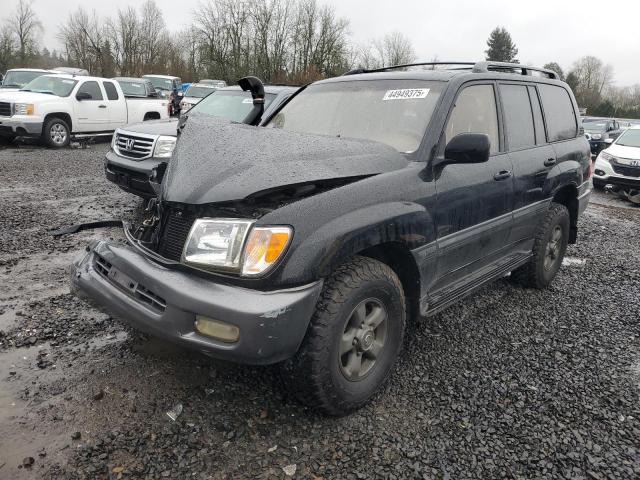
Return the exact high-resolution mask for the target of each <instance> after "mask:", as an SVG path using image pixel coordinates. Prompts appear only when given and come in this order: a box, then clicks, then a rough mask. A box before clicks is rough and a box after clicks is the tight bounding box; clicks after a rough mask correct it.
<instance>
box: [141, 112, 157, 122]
mask: <svg viewBox="0 0 640 480" xmlns="http://www.w3.org/2000/svg"><path fill="white" fill-rule="evenodd" d="M147 120H160V113H158V112H147V113H145V114H144V117H143V118H142V121H143V122H146V121H147Z"/></svg>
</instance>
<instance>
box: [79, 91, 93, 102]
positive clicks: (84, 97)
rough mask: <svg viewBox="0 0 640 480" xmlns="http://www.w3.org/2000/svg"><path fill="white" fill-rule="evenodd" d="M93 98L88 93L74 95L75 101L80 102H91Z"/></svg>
mask: <svg viewBox="0 0 640 480" xmlns="http://www.w3.org/2000/svg"><path fill="white" fill-rule="evenodd" d="M92 98H93V97H92V96H91V94H90V93H89V92H78V93H76V100H78V101H79V102H81V101H82V100H91V99H92Z"/></svg>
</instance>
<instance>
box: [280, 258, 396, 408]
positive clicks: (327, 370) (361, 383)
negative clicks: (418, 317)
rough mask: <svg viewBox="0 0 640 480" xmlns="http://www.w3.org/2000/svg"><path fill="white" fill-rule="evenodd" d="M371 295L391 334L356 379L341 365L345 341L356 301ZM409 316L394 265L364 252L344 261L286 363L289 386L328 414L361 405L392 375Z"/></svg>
mask: <svg viewBox="0 0 640 480" xmlns="http://www.w3.org/2000/svg"><path fill="white" fill-rule="evenodd" d="M368 301H374V302H376V301H378V302H380V306H382V307H383V309H384V310H385V312H386V320H385V321H386V322H387V326H386V330H385V331H386V334H385V335H386V337H385V341H384V346H383V347H382V349H381V350H380V353H379V354H378V355H377V357H376V358H375V364H374V365H373V366H372V367H371V369H370V370H369V372H368V373H367V374H366V375H365V376H363V378H362V379H359V380H357V381H352V380H348V379H347V377H346V376H345V374H344V370H343V366H341V362H342V358H343V357H341V356H340V342H341V340H342V338H343V334H344V329H345V325H346V324H347V323H349V322H350V320H349V318H353V314H354V311H355V309H356V307H357V306H358V305H361V304H362V303H363V302H368ZM405 322H406V307H405V296H404V291H403V289H402V284H401V283H400V280H399V279H398V277H397V275H396V274H395V273H394V272H393V270H392V269H391V268H389V266H387V265H386V264H384V263H382V262H379V261H377V260H374V259H371V258H366V257H359V256H358V257H354V258H353V259H351V260H349V261H347V262H345V263H343V264H342V265H340V266H339V267H338V268H336V269H335V271H334V272H333V274H332V275H331V276H330V277H329V278H327V279H326V281H325V284H324V287H323V290H322V293H321V295H320V298H319V299H318V303H317V305H316V310H315V313H314V315H313V317H312V319H311V322H310V325H309V328H308V330H307V334H306V336H305V338H304V340H303V342H302V345H301V347H300V349H299V350H298V352H297V353H296V355H295V356H294V357H293V358H291V359H289V360H287V361H285V362H283V364H281V373H282V377H283V380H284V384H285V388H286V389H287V390H288V391H289V392H290V393H291V394H292V395H293V396H294V397H296V398H297V399H298V400H299V401H300V402H302V403H303V404H305V405H307V406H309V407H312V408H314V409H317V410H320V411H322V412H324V413H326V414H329V415H335V416H340V415H345V414H347V413H349V412H351V411H353V410H355V409H358V408H360V407H361V406H363V405H364V404H365V403H367V401H368V400H369V399H370V398H371V396H372V395H373V394H374V393H375V392H376V391H377V390H378V389H379V388H380V387H381V386H382V385H383V384H384V383H385V382H386V380H387V379H388V377H389V375H390V373H391V371H392V368H393V366H394V364H395V362H396V359H397V358H398V355H399V354H400V350H401V348H402V342H403V338H404V330H405Z"/></svg>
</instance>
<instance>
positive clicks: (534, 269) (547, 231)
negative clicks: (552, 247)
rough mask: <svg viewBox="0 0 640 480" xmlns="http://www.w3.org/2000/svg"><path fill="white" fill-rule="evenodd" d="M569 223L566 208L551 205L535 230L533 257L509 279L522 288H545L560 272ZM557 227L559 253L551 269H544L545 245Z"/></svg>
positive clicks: (555, 204)
mask: <svg viewBox="0 0 640 480" xmlns="http://www.w3.org/2000/svg"><path fill="white" fill-rule="evenodd" d="M570 222H571V221H570V216H569V210H567V207H565V206H564V205H561V204H559V203H555V202H554V203H552V204H551V206H550V207H549V210H547V212H546V214H545V216H544V218H543V220H542V221H541V222H540V225H538V228H537V230H536V234H535V239H534V243H533V250H532V253H533V256H532V257H531V259H530V260H529V262H527V263H526V264H525V265H523V266H522V267H520V268H518V269H517V270H514V271H513V272H512V274H511V278H512V279H513V281H515V282H516V283H519V284H520V285H522V286H524V287H529V288H538V289H542V288H546V287H548V286H549V285H550V284H551V282H552V281H553V279H554V278H555V276H556V274H557V273H558V270H560V266H561V265H562V259H563V258H564V254H565V252H566V251H567V244H568V243H569V229H570ZM557 226H559V227H560V228H561V229H562V237H561V243H560V245H559V251H558V254H557V257H556V259H555V261H554V263H553V265H552V267H551V268H550V269H545V266H544V264H545V257H546V255H547V245H548V244H549V242H550V240H551V238H552V235H553V232H554V230H555V229H556V227H557Z"/></svg>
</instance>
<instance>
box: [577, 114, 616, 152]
mask: <svg viewBox="0 0 640 480" xmlns="http://www.w3.org/2000/svg"><path fill="white" fill-rule="evenodd" d="M582 126H583V127H584V132H585V136H586V137H587V140H589V145H591V153H593V154H594V155H597V154H598V153H600V152H601V151H602V150H603V149H605V148H607V146H608V143H607V142H606V140H607V139H611V140H615V139H616V138H618V135H620V133H622V128H621V127H620V124H619V123H618V121H617V120H615V119H613V118H594V117H586V118H583V119H582Z"/></svg>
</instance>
